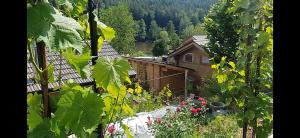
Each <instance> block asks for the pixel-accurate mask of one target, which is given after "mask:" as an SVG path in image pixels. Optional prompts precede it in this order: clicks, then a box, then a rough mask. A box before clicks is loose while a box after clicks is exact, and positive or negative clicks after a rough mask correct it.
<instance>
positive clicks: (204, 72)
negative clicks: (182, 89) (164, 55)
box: [168, 36, 212, 84]
mask: <svg viewBox="0 0 300 138" xmlns="http://www.w3.org/2000/svg"><path fill="white" fill-rule="evenodd" d="M207 42H208V40H207V39H206V36H192V37H189V38H188V39H187V40H185V41H184V42H183V43H182V44H181V46H180V47H179V48H177V49H175V50H174V51H173V52H171V53H170V54H169V55H168V61H169V62H168V63H169V64H172V65H176V66H180V67H186V68H190V69H193V70H194V72H193V73H192V75H191V77H192V78H193V79H194V81H195V83H196V84H200V83H201V81H202V80H203V79H204V78H205V77H210V76H211V74H212V70H211V68H210V64H209V59H210V57H209V55H208V53H207V52H206V51H205V49H204V48H203V46H204V45H205V44H207Z"/></svg>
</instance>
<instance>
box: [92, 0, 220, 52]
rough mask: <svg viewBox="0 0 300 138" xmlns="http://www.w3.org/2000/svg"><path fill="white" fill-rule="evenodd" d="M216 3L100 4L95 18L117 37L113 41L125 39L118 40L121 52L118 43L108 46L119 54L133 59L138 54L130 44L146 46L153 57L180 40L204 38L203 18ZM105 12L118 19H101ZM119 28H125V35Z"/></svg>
mask: <svg viewBox="0 0 300 138" xmlns="http://www.w3.org/2000/svg"><path fill="white" fill-rule="evenodd" d="M216 2H217V0H134V1H133V0H121V1H119V0H104V1H101V2H99V3H98V6H99V8H100V9H101V12H100V14H101V15H103V16H104V17H103V16H101V15H100V16H99V17H100V18H101V19H102V20H103V21H104V22H105V23H106V24H108V25H110V26H112V27H113V28H116V31H117V32H119V33H120V34H119V35H118V34H117V38H118V36H121V35H124V34H127V37H126V38H127V39H126V40H125V39H123V40H122V41H123V43H122V45H123V46H122V48H120V45H121V43H118V42H117V41H118V40H115V41H114V42H112V46H113V47H114V48H115V49H117V51H118V52H119V53H122V54H130V55H133V56H134V54H137V52H138V51H137V50H136V49H135V48H136V47H135V43H134V42H150V43H153V44H154V45H155V48H154V49H153V51H152V52H153V54H154V56H160V55H163V54H167V53H168V51H169V50H172V49H174V48H176V47H178V46H179V45H180V43H181V41H182V40H183V39H185V38H187V37H189V36H191V35H196V34H197V35H201V34H205V31H204V27H203V22H204V17H205V15H206V14H207V12H208V10H209V9H210V7H211V6H212V5H213V4H214V3H216ZM108 11H110V13H113V14H115V15H119V16H113V17H112V16H107V14H106V15H104V14H105V13H106V12H108ZM112 18H120V19H121V20H123V21H124V22H127V23H124V22H118V21H116V20H115V21H113V19H112ZM122 28H127V30H128V31H126V30H124V29H122ZM122 30H124V31H125V32H124V31H122ZM121 33H122V34H121ZM124 41H125V44H124ZM119 42H121V41H119ZM162 45H163V46H162ZM126 49H127V50H126Z"/></svg>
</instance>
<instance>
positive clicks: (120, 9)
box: [99, 3, 136, 54]
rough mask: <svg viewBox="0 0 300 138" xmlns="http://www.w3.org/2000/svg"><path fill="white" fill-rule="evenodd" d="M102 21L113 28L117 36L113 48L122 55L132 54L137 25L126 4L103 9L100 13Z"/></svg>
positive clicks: (113, 41)
mask: <svg viewBox="0 0 300 138" xmlns="http://www.w3.org/2000/svg"><path fill="white" fill-rule="evenodd" d="M99 18H100V20H102V21H104V23H105V24H107V25H109V26H112V27H113V28H114V29H115V30H116V32H117V34H116V37H115V39H113V40H112V43H111V44H112V46H113V47H114V48H115V49H116V50H117V51H118V52H119V53H121V54H132V53H133V52H134V48H135V35H136V30H135V23H134V20H133V17H132V15H131V13H130V12H129V10H128V6H127V5H126V4H123V3H120V4H118V5H116V6H112V7H109V8H108V9H103V10H101V12H100V17H99Z"/></svg>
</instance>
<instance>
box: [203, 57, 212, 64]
mask: <svg viewBox="0 0 300 138" xmlns="http://www.w3.org/2000/svg"><path fill="white" fill-rule="evenodd" d="M204 59H207V62H203V61H204ZM209 60H210V58H209V57H207V56H201V63H202V64H209Z"/></svg>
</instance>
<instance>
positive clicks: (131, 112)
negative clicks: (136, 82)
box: [122, 104, 134, 116]
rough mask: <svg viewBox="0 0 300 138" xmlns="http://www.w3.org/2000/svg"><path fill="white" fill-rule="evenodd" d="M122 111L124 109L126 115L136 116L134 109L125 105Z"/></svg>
mask: <svg viewBox="0 0 300 138" xmlns="http://www.w3.org/2000/svg"><path fill="white" fill-rule="evenodd" d="M122 109H123V112H124V113H125V115H128V116H133V115H134V111H133V109H132V108H130V107H129V106H128V105H127V104H123V105H122Z"/></svg>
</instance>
